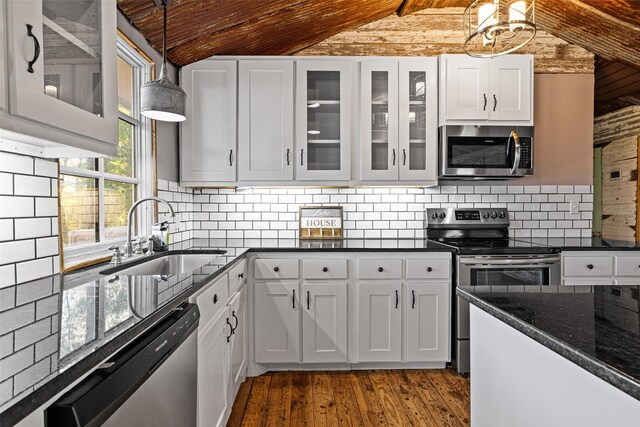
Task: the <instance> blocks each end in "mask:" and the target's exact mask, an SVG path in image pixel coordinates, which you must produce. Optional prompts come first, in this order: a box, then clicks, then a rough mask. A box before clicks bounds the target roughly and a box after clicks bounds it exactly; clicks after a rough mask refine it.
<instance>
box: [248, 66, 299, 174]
mask: <svg viewBox="0 0 640 427" xmlns="http://www.w3.org/2000/svg"><path fill="white" fill-rule="evenodd" d="M293 154H294V153H293V61H266V60H247V61H240V63H239V82H238V179H239V180H240V181H262V180H266V181H291V180H293V162H294V160H293Z"/></svg>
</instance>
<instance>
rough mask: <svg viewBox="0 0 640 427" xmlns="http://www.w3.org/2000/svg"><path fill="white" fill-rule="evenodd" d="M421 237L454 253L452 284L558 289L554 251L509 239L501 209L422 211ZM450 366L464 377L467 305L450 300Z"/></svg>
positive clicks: (489, 288)
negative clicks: (452, 334) (453, 315)
mask: <svg viewBox="0 0 640 427" xmlns="http://www.w3.org/2000/svg"><path fill="white" fill-rule="evenodd" d="M425 215H426V237H427V238H428V239H430V240H435V241H437V242H440V243H444V244H447V245H449V246H453V247H455V248H456V256H455V283H456V284H457V285H458V286H482V287H483V288H482V290H483V291H485V292H486V291H499V292H508V291H509V289H512V290H518V291H520V292H521V291H522V290H523V288H524V287H525V286H541V285H560V255H559V254H558V253H559V249H558V248H554V247H550V246H545V245H541V244H535V243H533V242H531V241H525V240H518V239H511V238H509V212H508V211H507V209H504V208H490V209H489V208H487V209H454V208H438V209H431V208H429V209H427V211H426V214H425ZM453 301H454V312H455V313H456V315H455V317H454V322H453V323H454V327H453V330H454V339H455V340H454V349H453V350H454V351H453V354H454V360H455V365H456V369H457V370H458V372H469V304H468V303H467V302H466V301H464V300H462V299H461V298H454V299H453Z"/></svg>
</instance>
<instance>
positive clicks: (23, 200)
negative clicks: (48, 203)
mask: <svg viewBox="0 0 640 427" xmlns="http://www.w3.org/2000/svg"><path fill="white" fill-rule="evenodd" d="M0 206H2V209H0V218H22V217H32V216H33V214H34V212H35V210H34V207H35V204H34V201H33V198H32V197H20V196H0Z"/></svg>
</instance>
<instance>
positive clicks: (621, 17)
mask: <svg viewBox="0 0 640 427" xmlns="http://www.w3.org/2000/svg"><path fill="white" fill-rule="evenodd" d="M469 2H470V0H322V1H319V0H215V1H214V0H173V3H172V5H171V6H170V7H169V22H168V36H167V50H168V58H169V60H170V61H171V62H173V63H174V64H176V65H178V66H184V65H187V64H190V63H192V62H195V61H198V60H201V59H204V58H207V57H209V56H213V55H289V54H293V53H295V52H298V51H300V50H302V49H304V48H307V47H309V46H312V45H314V44H316V43H319V42H321V41H323V40H325V39H327V38H329V37H331V36H333V35H335V34H338V33H340V32H342V31H345V30H348V29H352V28H356V27H359V26H362V25H364V24H367V23H369V22H372V21H376V20H378V19H382V18H384V17H386V16H389V15H391V14H393V13H397V14H398V15H400V16H403V15H407V14H411V13H413V12H416V11H418V10H421V9H426V8H440V7H461V6H467V5H468V4H469ZM536 5H537V8H536V21H537V22H536V23H537V25H538V27H539V28H541V29H542V30H545V31H547V32H548V33H550V34H552V35H554V36H556V37H559V38H562V39H564V40H566V41H568V42H570V43H573V44H575V45H578V46H581V47H583V48H584V49H586V50H588V51H590V52H592V53H595V54H596V55H597V57H598V58H599V59H598V62H597V64H596V114H600V113H605V112H608V111H612V110H614V109H617V108H621V107H624V106H627V105H633V104H638V103H640V87H639V80H640V72H639V71H638V70H640V48H639V46H640V0H537V3H536ZM118 8H119V9H120V10H121V11H122V12H123V13H124V15H125V16H126V17H127V18H128V19H129V20H130V21H131V23H132V24H133V25H134V26H135V27H136V28H137V29H138V30H139V31H140V32H141V33H142V34H143V36H144V37H145V38H146V39H147V40H148V41H149V43H150V44H151V45H152V46H154V47H155V48H156V49H158V50H160V48H161V46H162V11H161V9H159V8H158V7H156V6H155V4H154V3H153V0H118ZM634 67H635V68H634Z"/></svg>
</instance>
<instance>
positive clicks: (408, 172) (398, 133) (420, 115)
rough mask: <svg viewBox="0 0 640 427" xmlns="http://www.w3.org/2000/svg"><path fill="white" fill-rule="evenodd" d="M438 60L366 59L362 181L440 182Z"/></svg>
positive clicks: (362, 78) (363, 68) (362, 72)
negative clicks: (438, 158)
mask: <svg viewBox="0 0 640 427" xmlns="http://www.w3.org/2000/svg"><path fill="white" fill-rule="evenodd" d="M437 69H438V62H437V59H436V58H425V59H416V60H400V61H396V60H386V61H368V60H365V61H363V62H362V65H361V68H360V85H361V86H360V96H361V99H360V109H361V110H360V111H361V149H362V151H361V158H362V165H361V172H362V180H363V181H389V180H392V181H398V180H400V181H416V182H420V183H422V184H424V185H428V184H432V183H433V184H435V182H436V180H437V161H438V160H437V147H438V140H437V124H438V118H437V117H438V110H437V99H438V98H437V94H438V87H437V80H438V79H437Z"/></svg>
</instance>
